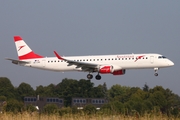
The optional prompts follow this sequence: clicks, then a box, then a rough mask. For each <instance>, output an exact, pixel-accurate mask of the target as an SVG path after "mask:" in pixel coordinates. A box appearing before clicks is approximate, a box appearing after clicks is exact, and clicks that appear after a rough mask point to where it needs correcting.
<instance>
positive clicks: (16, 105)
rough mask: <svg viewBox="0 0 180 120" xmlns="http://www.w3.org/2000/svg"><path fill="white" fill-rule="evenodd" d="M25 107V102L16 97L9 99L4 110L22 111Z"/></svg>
mask: <svg viewBox="0 0 180 120" xmlns="http://www.w3.org/2000/svg"><path fill="white" fill-rule="evenodd" d="M23 109H24V105H23V103H22V102H19V101H17V100H15V99H11V100H9V101H7V104H6V106H4V110H5V111H6V112H13V113H17V112H22V111H23Z"/></svg>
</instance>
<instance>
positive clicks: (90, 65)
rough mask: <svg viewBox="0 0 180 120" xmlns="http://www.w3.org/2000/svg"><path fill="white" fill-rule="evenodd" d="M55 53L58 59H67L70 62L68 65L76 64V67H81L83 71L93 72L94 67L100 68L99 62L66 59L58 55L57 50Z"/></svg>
mask: <svg viewBox="0 0 180 120" xmlns="http://www.w3.org/2000/svg"><path fill="white" fill-rule="evenodd" d="M54 54H55V55H56V57H57V58H58V59H60V60H64V61H66V62H67V63H68V66H71V65H76V68H81V69H82V70H83V71H89V72H93V71H94V69H96V68H98V66H99V64H93V63H86V62H78V61H73V60H68V59H65V58H63V57H61V56H60V55H58V53H57V52H56V51H54Z"/></svg>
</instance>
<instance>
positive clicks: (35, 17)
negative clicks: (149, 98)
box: [0, 0, 180, 95]
mask: <svg viewBox="0 0 180 120" xmlns="http://www.w3.org/2000/svg"><path fill="white" fill-rule="evenodd" d="M179 5H180V1H179V0H173V1H168V0H158V1H157V0H151V1H147V0H138V1H130V0H121V1H120V0H113V1H108V0H98V1H97V0H89V1H83V0H76V1H73V0H64V1H59V0H53V1H49V0H39V1H22V0H16V1H14V0H8V1H5V0H4V1H1V4H0V15H1V19H0V34H1V40H0V49H1V51H0V55H1V60H0V65H1V68H0V76H1V77H8V78H9V79H10V80H11V82H12V83H13V85H14V86H19V84H20V83H22V82H26V83H29V84H30V85H31V86H32V87H33V88H36V86H39V85H44V86H46V85H49V84H51V83H53V84H58V83H59V82H61V81H62V79H64V78H72V79H77V80H79V79H86V75H87V73H84V72H82V73H81V72H66V73H59V72H51V71H42V70H37V69H31V68H26V67H21V66H16V65H13V64H11V63H10V62H9V61H6V60H5V59H4V58H6V57H10V58H15V59H17V53H16V50H15V46H14V41H13V36H14V35H20V36H22V38H23V39H24V40H25V41H26V43H27V44H28V45H29V46H30V47H31V48H32V49H33V51H35V52H36V53H38V54H41V55H43V56H48V57H52V56H54V53H53V51H54V50H56V51H57V52H58V53H59V54H61V55H64V56H72V55H100V54H124V53H127V54H128V53H159V54H163V55H164V56H166V57H168V58H169V59H170V60H172V61H173V62H174V63H175V66H173V67H171V68H166V69H160V70H159V71H158V72H159V76H158V77H155V76H154V71H153V70H152V69H149V70H144V69H143V70H128V71H126V74H125V75H124V76H113V75H102V79H101V80H100V81H97V80H95V79H93V80H92V82H94V83H95V85H96V86H97V85H98V84H103V83H104V82H106V84H107V86H108V87H111V86H112V85H115V84H120V85H125V86H130V87H140V88H142V87H143V86H144V84H145V83H147V84H148V85H149V87H151V88H153V87H154V86H156V85H160V86H163V87H164V88H169V89H171V90H172V91H173V92H174V93H176V94H179V95H180V92H179V91H180V87H179V84H180V81H179V78H180V74H179V73H178V72H179V68H180V65H179V61H180V55H179V52H180V49H179V45H180V7H179ZM94 75H96V74H94Z"/></svg>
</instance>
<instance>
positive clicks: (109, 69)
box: [99, 66, 113, 74]
mask: <svg viewBox="0 0 180 120" xmlns="http://www.w3.org/2000/svg"><path fill="white" fill-rule="evenodd" d="M112 72H113V68H112V66H102V67H100V69H99V73H101V74H108V73H112Z"/></svg>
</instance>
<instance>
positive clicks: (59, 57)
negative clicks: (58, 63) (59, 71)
mask: <svg viewBox="0 0 180 120" xmlns="http://www.w3.org/2000/svg"><path fill="white" fill-rule="evenodd" d="M54 54H55V55H56V57H57V58H58V59H60V60H64V58H62V57H61V56H60V55H58V53H57V52H56V51H54Z"/></svg>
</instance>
